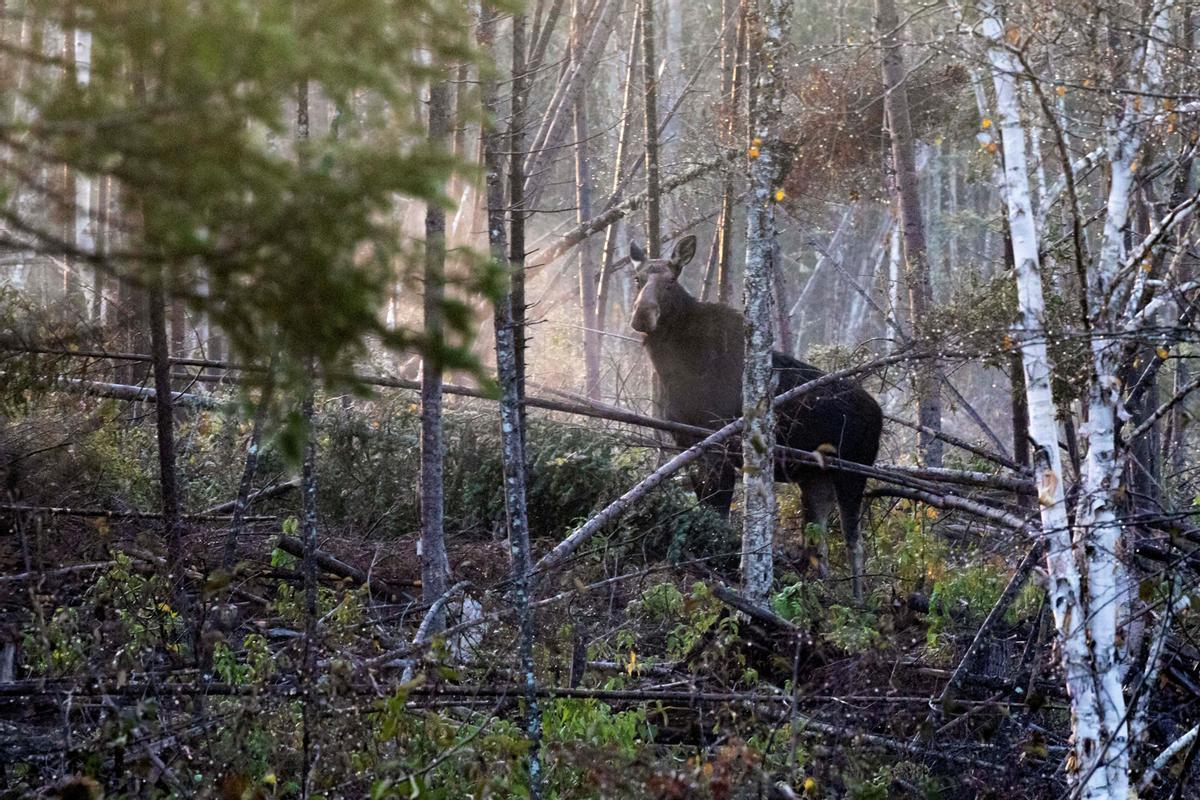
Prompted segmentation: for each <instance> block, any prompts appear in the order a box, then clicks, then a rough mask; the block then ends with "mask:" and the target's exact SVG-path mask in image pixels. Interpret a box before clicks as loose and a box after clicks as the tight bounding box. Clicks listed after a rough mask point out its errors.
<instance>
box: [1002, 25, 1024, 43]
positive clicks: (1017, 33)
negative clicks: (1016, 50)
mask: <svg viewBox="0 0 1200 800" xmlns="http://www.w3.org/2000/svg"><path fill="white" fill-rule="evenodd" d="M1004 38H1005V39H1007V40H1008V43H1009V44H1017V43H1018V42H1020V41H1021V29H1020V28H1018V27H1017V26H1016V25H1009V26H1008V29H1007V30H1006V31H1005V32H1004Z"/></svg>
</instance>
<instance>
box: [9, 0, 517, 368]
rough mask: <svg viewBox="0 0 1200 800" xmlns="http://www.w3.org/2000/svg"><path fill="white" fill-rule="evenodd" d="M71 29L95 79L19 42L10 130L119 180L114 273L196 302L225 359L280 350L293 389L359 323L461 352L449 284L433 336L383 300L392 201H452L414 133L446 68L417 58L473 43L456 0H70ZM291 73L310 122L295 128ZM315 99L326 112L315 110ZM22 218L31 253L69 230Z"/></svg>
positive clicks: (452, 58)
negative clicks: (390, 313)
mask: <svg viewBox="0 0 1200 800" xmlns="http://www.w3.org/2000/svg"><path fill="white" fill-rule="evenodd" d="M16 5H17V6H20V7H19V8H10V9H9V11H10V13H16V14H18V15H29V16H31V17H32V18H33V19H34V21H35V24H37V23H38V22H40V21H42V20H45V21H46V22H47V23H49V22H50V21H52V20H53V21H58V20H59V19H60V18H61V15H62V6H61V4H60V3H57V2H52V0H28V2H25V3H17V4H16ZM70 26H71V27H73V28H75V29H77V30H82V31H86V32H88V33H90V35H91V41H92V55H91V64H90V70H89V72H90V75H89V79H88V81H87V82H86V83H83V82H80V81H76V80H72V79H69V78H71V77H73V76H72V75H71V74H69V73H65V72H64V71H63V70H61V69H49V68H44V67H45V66H46V65H44V64H41V63H39V62H38V60H37V59H35V58H33V57H29V58H28V60H29V63H28V64H26V65H24V67H25V68H27V71H28V80H27V85H26V86H24V87H23V96H22V98H21V103H20V104H19V107H21V108H23V109H26V113H25V116H24V118H22V119H21V121H20V122H18V123H17V124H15V125H14V126H12V130H11V131H10V135H11V136H12V137H14V139H15V138H19V137H20V136H22V135H29V134H34V133H35V134H36V136H37V145H38V146H37V147H36V148H32V149H30V148H22V152H23V153H24V154H26V155H27V156H28V157H30V158H37V159H39V160H41V161H42V162H44V163H46V164H53V165H54V166H55V167H61V166H66V167H68V168H70V169H71V170H73V171H76V172H78V173H79V174H86V175H91V176H111V177H112V178H114V179H115V180H116V181H117V182H119V185H120V191H121V203H122V206H123V208H124V209H125V210H126V211H127V212H128V213H129V215H130V216H131V217H135V218H136V224H132V225H126V226H123V237H122V239H123V241H122V242H121V244H120V246H119V247H117V248H115V249H113V250H112V251H111V252H110V254H109V255H108V257H107V258H106V259H105V262H104V264H103V267H104V268H105V269H106V270H107V271H109V272H110V273H113V274H116V275H119V276H121V277H123V278H126V279H129V280H130V281H132V282H133V283H135V284H141V285H147V284H150V283H154V282H157V281H159V280H161V281H162V282H163V284H164V285H165V288H166V290H167V292H168V294H172V295H175V296H179V297H183V298H186V299H187V300H188V301H190V302H191V303H192V305H194V306H195V307H197V308H203V309H204V310H205V311H207V312H208V314H209V315H210V316H211V318H212V319H213V320H214V321H215V322H216V323H217V324H219V325H220V327H221V329H222V330H223V331H224V332H225V333H226V334H227V335H228V336H229V338H230V341H231V343H232V347H233V353H234V355H235V356H236V357H238V358H241V359H244V360H260V361H263V362H265V361H266V360H267V358H268V357H275V356H277V355H279V354H282V355H283V356H284V360H282V361H279V360H277V362H276V367H277V369H278V370H280V371H281V374H282V375H283V376H284V380H285V382H291V383H292V385H293V386H301V385H303V383H304V382H305V381H306V375H307V373H308V369H309V359H315V361H316V362H317V363H318V364H319V365H320V366H322V367H324V368H325V369H324V372H323V374H325V375H327V376H333V375H337V374H339V373H344V372H345V368H347V367H349V366H350V364H351V363H352V361H353V359H354V358H355V357H357V356H361V355H363V354H364V353H365V344H366V341H367V338H368V337H371V338H374V339H375V340H377V341H379V342H382V343H384V344H385V345H389V346H395V347H404V348H417V349H419V350H421V351H423V352H425V353H427V354H429V355H431V356H432V357H434V358H435V359H437V360H439V361H440V362H442V363H444V364H445V365H447V366H451V367H471V366H473V365H474V361H473V359H472V358H471V357H470V355H469V350H468V344H469V339H470V336H471V334H472V326H471V325H470V321H469V319H468V318H467V315H464V314H463V313H462V300H461V299H450V300H448V301H447V307H446V320H447V323H448V330H447V334H446V335H445V336H443V337H437V338H431V337H429V336H427V335H426V334H425V333H423V332H421V331H419V330H414V329H410V328H403V327H402V328H399V329H389V328H387V327H385V326H384V324H383V322H382V319H383V315H382V314H381V313H380V311H381V308H382V306H383V303H384V302H385V301H386V299H387V297H388V293H389V285H390V283H391V282H392V280H393V279H394V278H395V276H396V275H397V272H398V269H397V267H398V266H399V267H403V266H404V265H405V264H411V263H415V261H416V258H415V256H416V255H417V253H415V252H412V251H411V249H410V248H409V247H408V245H406V244H405V239H404V237H403V236H401V235H400V232H399V229H398V226H397V224H396V222H395V213H394V212H395V211H396V210H397V208H398V206H397V201H398V200H399V199H400V198H409V199H416V200H420V201H425V202H429V203H436V204H441V205H449V199H448V197H447V196H446V194H445V193H444V188H443V187H444V186H445V183H446V180H447V179H448V178H449V176H450V175H451V173H452V172H453V171H454V170H455V169H456V168H457V167H458V165H457V163H456V162H455V161H454V159H453V158H452V157H451V156H450V154H449V153H448V152H447V150H446V149H445V146H448V143H446V145H445V146H443V145H440V144H431V143H429V142H428V141H427V140H426V137H425V135H424V132H423V124H422V120H421V119H420V117H419V112H418V109H419V108H420V106H419V103H418V102H417V92H418V91H419V90H420V87H421V86H422V85H423V84H425V83H426V82H427V81H428V80H429V79H430V78H432V77H435V76H440V75H441V71H440V69H441V68H440V67H438V68H435V67H431V66H430V64H433V65H446V64H454V63H458V62H461V61H464V60H465V61H469V60H472V59H474V57H475V56H474V43H473V41H472V39H471V25H470V18H469V14H468V10H467V7H466V5H465V4H462V3H457V2H449V3H443V2H436V1H435V0H363V2H357V3H355V4H353V6H352V7H351V6H347V5H346V4H345V3H344V2H341V1H340V0H312V1H311V2H304V3H299V4H298V3H295V2H293V0H253V1H251V0H207V1H206V2H202V3H192V2H186V1H185V0H152V1H151V2H143V1H141V0H139V1H138V2H131V1H130V0H80V2H77V3H74V4H73V5H72V18H71V23H70ZM14 57H15V58H17V59H20V58H24V57H25V55H24V53H23V52H22V51H14ZM14 85H16V84H15V82H10V83H9V84H8V87H10V88H8V89H7V90H6V91H5V94H4V95H2V96H0V100H2V101H3V103H4V105H5V107H6V108H11V107H13V105H14V104H15V103H16V99H15V97H14V94H15V90H14V89H12V88H11V87H12V86H14ZM301 85H303V86H306V87H307V90H308V96H309V98H310V99H311V101H312V102H311V103H310V116H311V118H312V135H311V136H310V137H309V138H308V139H307V140H306V141H300V142H295V143H294V144H292V143H290V142H289V140H293V139H294V138H295V134H294V133H293V121H294V120H295V117H296V110H295V103H294V101H295V99H296V96H297V87H299V86H301ZM322 101H324V103H325V104H327V106H326V105H325V104H323V103H322ZM326 107H328V108H329V109H330V110H331V111H332V113H333V119H332V120H326V119H321V117H320V115H319V113H318V112H319V111H320V110H321V109H324V108H326ZM29 168H30V169H31V170H33V169H36V166H35V165H30V166H29ZM33 174H36V172H34V173H33ZM19 175H20V172H19V171H15V172H14V171H10V178H9V180H10V181H11V180H16V179H18V178H19ZM0 188H3V189H6V190H8V191H11V190H12V189H13V187H12V186H11V185H8V186H4V187H0ZM24 188H25V189H26V190H30V187H29V186H28V185H26V186H25V187H24ZM20 227H21V228H22V229H23V230H24V231H25V232H26V233H27V234H28V235H29V236H30V237H31V238H32V240H33V241H34V242H36V246H37V247H38V249H40V250H42V251H46V252H53V253H57V252H59V251H60V250H62V249H63V248H64V246H65V245H64V244H63V243H62V241H61V237H60V235H59V233H58V230H57V228H55V227H54V226H53V225H52V224H49V223H48V221H47V220H45V219H42V218H41V217H37V216H34V217H31V218H29V219H21V220H20ZM471 266H473V267H475V268H476V269H473V270H470V271H469V272H470V275H469V277H466V278H465V279H463V283H464V288H466V289H467V290H468V291H471V292H475V291H483V290H486V289H487V288H488V287H490V286H493V285H494V283H495V281H494V278H493V276H492V273H493V272H494V270H495V268H494V266H493V265H490V264H489V263H487V262H485V261H479V262H478V263H475V264H472V265H471ZM400 271H401V272H402V271H403V269H401V270H400Z"/></svg>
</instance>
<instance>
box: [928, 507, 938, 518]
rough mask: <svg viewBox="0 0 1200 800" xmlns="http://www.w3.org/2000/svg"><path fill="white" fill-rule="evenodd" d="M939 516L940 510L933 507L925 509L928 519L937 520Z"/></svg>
mask: <svg viewBox="0 0 1200 800" xmlns="http://www.w3.org/2000/svg"><path fill="white" fill-rule="evenodd" d="M937 515H938V510H937V509H936V508H934V507H933V506H926V507H925V517H926V518H927V519H937Z"/></svg>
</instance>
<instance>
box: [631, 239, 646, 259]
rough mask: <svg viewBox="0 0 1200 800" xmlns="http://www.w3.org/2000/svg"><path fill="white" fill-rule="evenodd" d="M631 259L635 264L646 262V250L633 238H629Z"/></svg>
mask: <svg viewBox="0 0 1200 800" xmlns="http://www.w3.org/2000/svg"><path fill="white" fill-rule="evenodd" d="M629 260H630V261H632V262H633V263H634V264H635V265H638V264H644V263H645V262H646V254H645V252H643V251H642V248H641V247H639V246H638V243H637V242H635V241H633V240H632V239H630V240H629Z"/></svg>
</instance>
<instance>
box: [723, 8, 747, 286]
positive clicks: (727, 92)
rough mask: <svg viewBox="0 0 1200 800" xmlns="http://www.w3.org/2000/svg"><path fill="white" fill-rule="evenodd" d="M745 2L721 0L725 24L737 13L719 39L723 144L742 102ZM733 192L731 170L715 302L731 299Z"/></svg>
mask: <svg viewBox="0 0 1200 800" xmlns="http://www.w3.org/2000/svg"><path fill="white" fill-rule="evenodd" d="M746 2H747V0H723V2H722V3H721V16H722V19H723V20H724V24H725V25H727V26H728V25H730V21H731V18H732V16H733V15H734V14H736V15H737V22H736V24H734V25H733V26H732V27H733V35H732V37H730V36H729V35H726V36H725V37H724V38H723V39H722V41H721V98H722V103H723V104H724V111H725V119H724V130H723V141H724V144H725V146H726V147H733V146H735V145H736V143H737V138H738V137H737V122H738V112H739V111H740V110H741V105H742V94H743V91H742V87H743V85H744V84H745V72H746V69H745V61H746V37H747V32H746ZM734 195H735V188H734V178H733V175H732V173H730V172H727V173H726V174H725V180H724V182H723V183H722V186H721V218H720V222H719V223H718V232H717V239H718V241H719V244H718V246H717V302H719V303H724V304H726V305H728V304H729V303H731V302H732V301H733V235H734V234H733V221H734V220H733V217H734V210H733V201H734Z"/></svg>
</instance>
